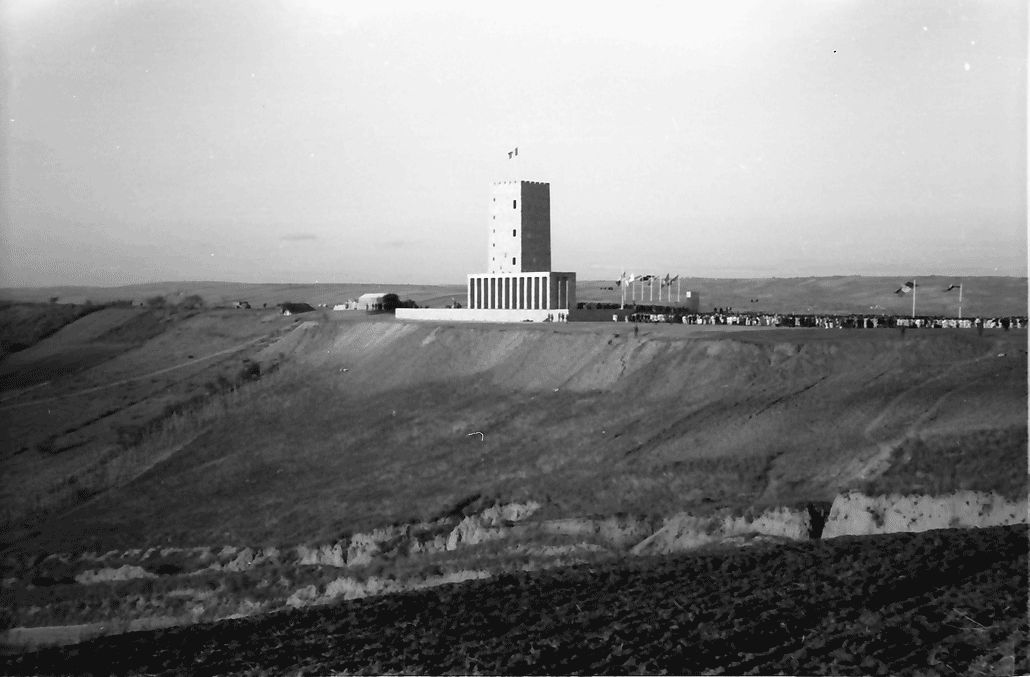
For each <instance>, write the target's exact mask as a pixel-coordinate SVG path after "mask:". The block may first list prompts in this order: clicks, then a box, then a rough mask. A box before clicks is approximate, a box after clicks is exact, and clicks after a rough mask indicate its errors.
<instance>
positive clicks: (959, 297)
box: [958, 284, 962, 320]
mask: <svg viewBox="0 0 1030 677" xmlns="http://www.w3.org/2000/svg"><path fill="white" fill-rule="evenodd" d="M958 319H960V320H961V319H962V285H961V284H960V285H959V286H958Z"/></svg>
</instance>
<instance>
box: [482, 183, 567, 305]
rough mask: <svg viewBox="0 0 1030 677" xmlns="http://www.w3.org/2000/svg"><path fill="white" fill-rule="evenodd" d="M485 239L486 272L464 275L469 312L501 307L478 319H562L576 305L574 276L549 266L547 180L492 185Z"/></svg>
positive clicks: (549, 199) (549, 189) (548, 192)
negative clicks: (466, 282)
mask: <svg viewBox="0 0 1030 677" xmlns="http://www.w3.org/2000/svg"><path fill="white" fill-rule="evenodd" d="M488 240H489V242H488V244H487V255H486V263H487V271H488V272H487V273H483V274H472V275H469V276H468V308H469V309H470V310H489V311H505V312H504V313H501V314H493V315H488V316H487V315H484V316H483V318H485V319H488V320H495V321H501V322H504V321H507V322H521V321H525V320H541V319H555V318H560V319H565V318H566V316H567V311H568V310H570V309H575V307H576V274H575V273H560V272H555V271H553V270H551V184H549V183H541V182H539V181H503V182H501V183H495V184H493V186H492V187H491V190H490V237H489V238H488ZM552 310H554V311H557V310H561V311H565V312H562V313H550V312H547V311H552ZM512 311H517V312H512Z"/></svg>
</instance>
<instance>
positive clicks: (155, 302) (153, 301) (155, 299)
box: [87, 294, 168, 310]
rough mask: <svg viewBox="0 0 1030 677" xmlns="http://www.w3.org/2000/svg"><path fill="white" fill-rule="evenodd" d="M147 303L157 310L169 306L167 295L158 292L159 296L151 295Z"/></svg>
mask: <svg viewBox="0 0 1030 677" xmlns="http://www.w3.org/2000/svg"><path fill="white" fill-rule="evenodd" d="M87 303H88V301H87ZM146 304H147V307H148V308H154V309H155V310H156V309H159V308H164V307H165V306H167V305H168V300H167V299H166V298H165V297H163V296H161V295H160V294H158V295H157V296H151V297H149V298H147V300H146Z"/></svg>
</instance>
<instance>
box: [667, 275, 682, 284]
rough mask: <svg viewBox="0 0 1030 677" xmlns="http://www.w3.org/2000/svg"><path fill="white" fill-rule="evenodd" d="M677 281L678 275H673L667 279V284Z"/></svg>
mask: <svg viewBox="0 0 1030 677" xmlns="http://www.w3.org/2000/svg"><path fill="white" fill-rule="evenodd" d="M678 279H680V276H679V275H673V276H672V277H670V278H669V282H670V283H672V282H675V281H676V280H678Z"/></svg>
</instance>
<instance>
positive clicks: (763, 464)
mask: <svg viewBox="0 0 1030 677" xmlns="http://www.w3.org/2000/svg"><path fill="white" fill-rule="evenodd" d="M338 315H339V314H333V313H325V314H315V315H312V316H305V317H308V318H309V320H305V321H304V322H302V323H297V324H293V325H292V326H294V327H296V329H294V330H293V331H292V332H291V333H290V334H287V335H285V336H284V337H283V338H282V339H281V341H280V342H279V343H271V344H269V345H268V346H267V347H266V348H265V349H263V351H262V352H260V353H257V354H256V355H255V356H254V359H257V360H262V359H282V360H284V361H282V367H281V368H280V370H279V371H278V372H277V373H276V374H275V375H273V376H271V377H266V378H264V379H262V381H261V382H259V383H256V384H253V385H248V386H246V387H244V388H243V389H241V390H240V391H238V392H237V393H235V394H233V399H232V401H231V402H229V403H227V404H224V403H223V404H219V405H218V406H219V407H220V408H219V409H218V411H217V416H215V417H209V418H207V419H203V420H202V421H200V422H198V423H197V425H195V426H193V427H189V426H187V428H186V430H185V432H183V433H182V435H181V436H179V437H176V435H171V436H169V438H168V439H167V440H165V444H166V446H167V447H168V448H169V449H172V448H174V450H175V451H174V453H170V455H169V454H165V455H163V456H160V454H159V456H160V457H161V458H164V459H165V460H162V461H160V462H159V463H157V464H156V465H153V466H152V467H149V469H148V470H146V471H145V472H142V474H139V475H138V476H134V478H133V479H131V481H129V482H128V483H127V484H124V485H121V484H116V485H114V486H113V487H112V488H111V489H110V490H108V491H104V492H102V493H100V494H99V495H97V496H96V497H94V498H92V499H91V500H89V501H88V502H86V503H85V504H83V505H81V506H79V507H78V508H76V509H74V510H72V511H70V512H68V513H66V514H63V515H61V516H60V518H57V519H52V520H50V521H48V522H44V523H42V524H40V525H39V528H38V535H36V536H35V537H33V538H31V539H26V540H25V541H23V542H22V543H20V544H19V547H20V548H26V549H39V550H44V551H53V550H55V549H61V550H78V549H82V548H89V549H100V550H104V549H107V548H114V547H139V546H143V545H147V544H175V545H179V546H186V545H193V544H197V545H208V544H216V543H226V542H228V543H246V544H254V545H257V544H284V543H299V542H325V541H328V540H332V539H335V538H338V537H339V536H340V535H341V534H343V533H349V532H353V531H357V530H364V529H368V528H372V527H376V526H380V525H383V524H388V523H394V522H405V521H414V520H422V519H427V518H431V517H434V516H436V515H438V514H443V513H447V512H449V511H450V510H452V509H453V508H454V506H455V505H458V504H460V503H462V502H463V501H465V500H467V499H468V498H469V497H472V496H476V495H482V496H487V497H493V498H498V499H502V500H523V499H534V500H538V501H541V502H543V503H544V504H545V507H544V509H543V510H544V512H543V513H542V514H541V516H542V517H544V516H566V515H581V514H610V513H617V512H634V513H642V514H655V513H657V514H668V513H670V512H673V511H676V510H682V509H688V508H690V509H697V508H699V507H704V506H717V505H742V504H763V503H783V502H788V503H789V502H797V501H805V500H814V499H821V500H825V499H828V498H830V497H832V495H833V494H834V493H836V492H837V491H839V490H841V489H845V488H850V487H858V486H862V485H863V483H864V482H866V481H868V480H869V479H870V478H875V477H878V476H879V475H881V474H883V473H884V472H885V471H886V470H887V469H889V468H890V467H891V464H892V462H894V460H896V459H897V458H901V456H898V454H899V453H901V454H902V455H903V453H904V450H905V449H908V448H909V447H911V446H912V445H917V446H918V445H919V444H923V445H924V446H931V447H939V448H949V449H950V448H952V447H954V448H956V449H960V451H958V452H955V453H951V454H950V455H949V456H947V459H948V463H949V464H952V465H953V464H956V463H959V462H960V461H961V462H962V463H967V462H966V461H964V460H962V459H967V458H968V456H969V455H974V456H977V457H978V458H982V459H983V462H978V463H977V464H976V467H977V469H978V472H981V473H983V474H982V475H981V476H979V477H977V478H975V479H976V481H977V482H978V483H979V484H978V485H977V488H979V486H980V485H990V486H991V487H992V488H997V489H999V490H1002V491H1003V492H1005V493H1009V494H1015V495H1020V494H1021V493H1022V494H1025V487H1026V474H1025V459H1026V406H1027V388H1026V378H1025V375H1026V371H1027V359H1026V334H1025V332H1002V331H1000V330H989V331H986V332H984V333H983V335H982V336H979V335H977V333H976V332H972V331H961V330H933V331H931V330H926V331H921V332H919V331H915V332H908V334H907V335H902V334H900V333H899V332H893V331H886V330H866V331H862V330H855V331H846V332H845V331H823V330H768V331H758V332H755V331H726V332H717V333H713V332H706V331H695V330H692V329H691V328H688V327H681V326H649V327H645V328H644V330H643V331H641V332H640V335H639V336H638V337H633V336H631V335H629V334H627V333H626V330H625V328H624V327H620V326H616V325H576V324H572V325H560V326H555V325H551V326H547V325H534V326H530V325H521V326H510V325H509V326H503V325H501V326H489V325H487V326H476V327H473V326H448V325H435V324H419V323H410V324H409V323H403V322H398V321H394V320H392V319H380V320H378V321H347V320H341V319H339V317H338ZM212 406H214V404H212ZM476 432H482V433H483V436H482V439H480V436H479V435H474V434H472V433H476ZM981 443H982V444H981ZM906 445H908V446H906ZM898 449H902V452H898ZM162 453H163V452H162ZM914 462H917V463H921V461H919V460H918V457H916V461H914ZM960 467H963V468H967V467H971V466H969V465H968V463H967V465H964V466H960ZM935 472H938V474H940V475H941V476H942V477H946V478H949V479H946V480H942V481H938V482H937V483H936V484H935V485H934V486H936V487H937V488H939V489H944V490H947V489H951V488H974V487H967V485H968V484H969V478H968V477H965V476H963V475H961V474H958V473H954V472H952V469H951V467H950V465H949V467H948V468H944V467H940V468H937V469H935Z"/></svg>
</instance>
